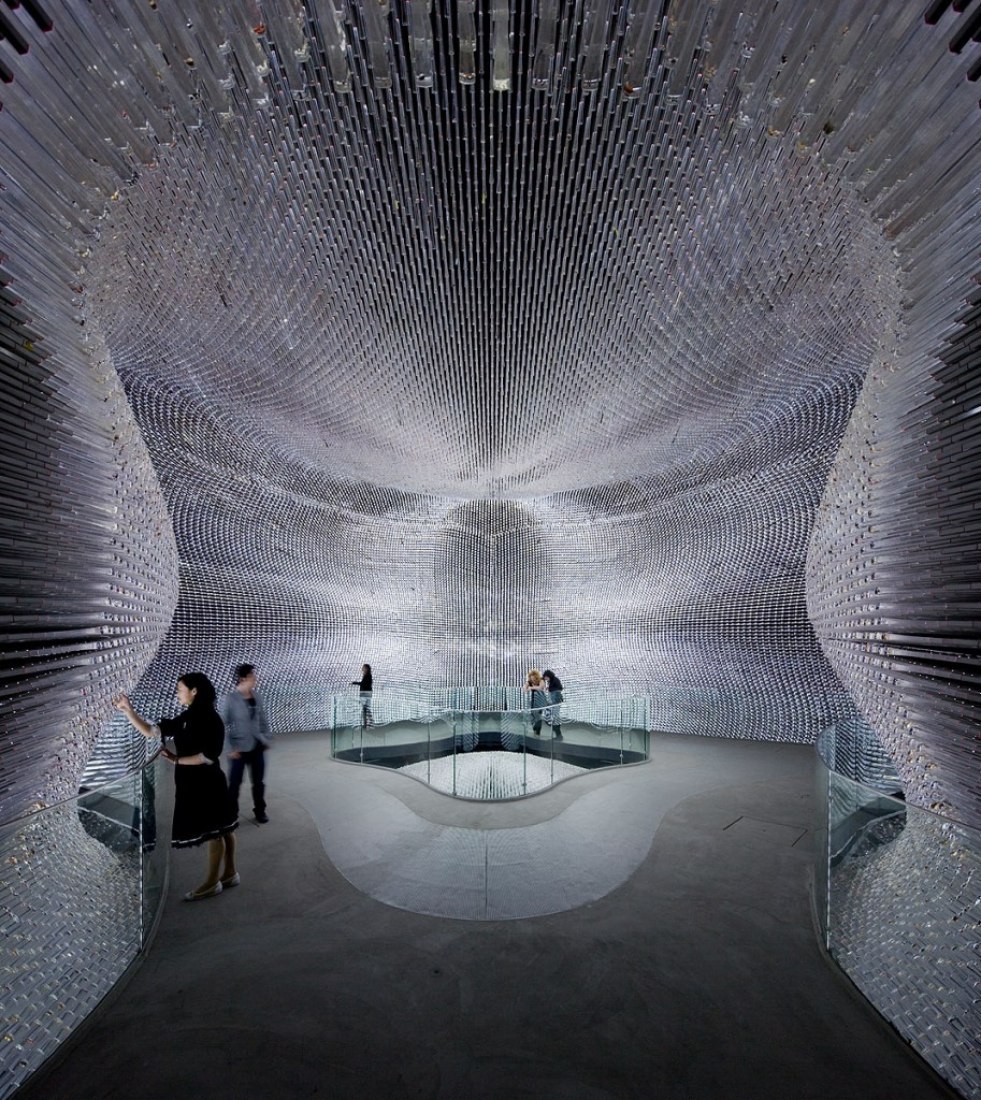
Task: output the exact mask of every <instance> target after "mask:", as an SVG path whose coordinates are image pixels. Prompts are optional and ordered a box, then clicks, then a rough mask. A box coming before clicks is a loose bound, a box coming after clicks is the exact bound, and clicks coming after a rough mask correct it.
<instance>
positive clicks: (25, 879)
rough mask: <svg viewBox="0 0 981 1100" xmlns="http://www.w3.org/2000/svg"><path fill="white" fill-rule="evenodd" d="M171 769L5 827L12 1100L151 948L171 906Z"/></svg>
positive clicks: (2, 891) (1, 1065) (1, 905)
mask: <svg viewBox="0 0 981 1100" xmlns="http://www.w3.org/2000/svg"><path fill="white" fill-rule="evenodd" d="M161 768H162V765H160V764H158V763H157V762H156V761H153V762H151V763H150V764H148V765H147V766H146V767H145V768H143V769H141V770H140V771H138V772H135V773H131V774H129V775H126V776H123V777H121V778H119V779H116V780H114V781H112V782H111V783H107V784H105V785H104V786H100V787H99V788H97V789H92V790H86V791H83V792H82V793H81V794H80V795H79V796H78V798H74V799H70V800H68V801H67V802H63V803H60V804H58V805H56V806H50V807H48V808H46V809H43V810H39V811H37V812H36V813H33V814H31V815H30V816H28V817H25V818H20V819H18V820H15V821H11V822H7V823H6V824H4V825H2V826H0V929H2V931H3V936H2V938H0V966H2V972H3V974H4V986H5V989H4V997H3V1015H2V1027H3V1032H2V1042H0V1100H2V1098H4V1097H7V1096H9V1095H10V1094H11V1093H12V1092H14V1090H15V1089H17V1088H18V1087H19V1086H20V1085H21V1084H23V1083H24V1081H26V1080H27V1078H28V1077H29V1076H30V1075H31V1073H33V1072H34V1071H35V1070H36V1069H37V1068H38V1067H39V1066H40V1065H41V1063H42V1062H43V1061H44V1060H45V1059H46V1058H47V1057H48V1056H49V1055H50V1054H51V1053H52V1052H53V1051H54V1050H55V1048H56V1047H57V1046H58V1045H59V1044H60V1043H61V1042H62V1041H63V1040H64V1039H66V1038H67V1037H68V1036H69V1035H70V1034H71V1033H72V1031H73V1030H74V1029H75V1028H76V1027H77V1026H78V1025H79V1024H80V1023H81V1022H82V1020H84V1019H85V1017H86V1016H87V1015H88V1014H89V1013H90V1012H91V1011H92V1009H93V1008H94V1007H95V1006H96V1005H97V1004H98V1003H99V1001H100V1000H101V999H102V998H103V997H104V996H105V995H106V994H107V993H108V992H109V991H110V989H112V987H113V985H114V984H115V983H116V982H117V981H118V980H119V978H120V976H121V975H122V974H123V973H124V971H125V970H126V968H127V967H128V966H129V965H130V963H132V962H133V960H134V959H135V958H136V956H137V955H138V954H139V952H140V950H141V949H142V948H143V946H144V944H145V943H146V940H147V937H148V935H149V933H150V930H151V929H152V927H153V922H154V920H155V919H156V916H157V912H158V910H159V908H160V903H161V900H162V897H163V888H164V883H165V880H166V868H167V855H166V851H165V850H163V849H162V848H158V846H157V843H156V833H157V829H156V822H157V817H158V813H159V814H160V816H162V817H165V818H166V820H167V822H168V825H167V836H166V837H165V838H163V843H164V847H165V846H166V844H169V820H170V810H169V807H164V808H159V807H158V802H159V800H158V798H157V787H158V785H159V786H162V787H163V788H164V789H165V790H167V791H168V796H167V797H168V799H169V797H170V794H169V792H170V787H171V784H167V783H160V784H158V779H159V778H160V777H159V769H161Z"/></svg>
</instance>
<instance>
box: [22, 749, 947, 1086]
mask: <svg viewBox="0 0 981 1100" xmlns="http://www.w3.org/2000/svg"><path fill="white" fill-rule="evenodd" d="M269 763H270V768H269V791H268V797H269V815H270V818H271V821H270V823H269V824H268V825H264V826H261V827H259V826H256V825H254V824H252V823H248V822H247V823H245V824H244V825H243V828H242V829H241V830H240V832H239V838H240V842H239V851H240V870H241V874H242V884H241V886H239V887H237V888H236V889H234V890H228V891H226V892H225V893H224V894H222V895H221V896H219V897H217V898H213V899H210V900H207V901H201V902H195V903H193V904H186V903H181V902H180V901H179V898H180V896H181V894H182V893H183V892H184V891H186V890H187V889H189V888H190V887H192V886H194V885H195V884H196V882H197V881H198V880H199V878H200V871H201V866H202V855H201V853H198V852H192V853H186V852H178V853H175V854H174V856H173V863H172V878H171V883H170V889H169V898H168V903H167V907H166V909H165V912H164V915H163V919H162V923H161V926H160V929H159V932H158V935H157V937H156V939H155V941H154V943H153V945H152V947H151V950H150V951H149V953H148V956H147V958H146V960H145V961H144V963H143V964H142V965H141V966H140V967H139V968H138V969H137V970H136V972H135V974H134V976H133V978H132V980H131V981H130V982H129V983H128V985H127V986H126V987H125V988H124V989H123V990H122V991H121V992H120V993H119V995H118V996H117V997H116V998H115V999H114V1000H113V1002H112V1003H111V1004H109V1005H107V1006H106V1007H105V1009H104V1010H103V1011H102V1012H101V1013H100V1014H98V1016H97V1018H96V1019H95V1020H94V1021H93V1022H92V1023H91V1025H90V1026H88V1027H87V1028H86V1029H85V1030H84V1031H83V1033H82V1034H81V1035H80V1036H78V1037H77V1039H76V1040H75V1041H74V1042H73V1043H71V1044H70V1045H69V1047H68V1048H67V1049H66V1052H65V1056H64V1057H63V1059H62V1060H61V1061H60V1064H58V1065H56V1066H54V1067H53V1068H51V1069H50V1070H48V1071H47V1072H45V1073H43V1074H42V1075H41V1076H40V1077H39V1078H38V1079H37V1080H36V1081H35V1082H34V1084H33V1085H31V1086H30V1087H29V1088H27V1089H25V1090H24V1095H25V1096H31V1097H38V1098H43V1100H69V1098H70V1100H87V1098H93V1100H94V1098H96V1097H98V1098H100V1100H115V1098H124V1097H125V1098H127V1100H130V1098H133V1097H138V1098H140V1100H174V1098H175V1097H183V1096H189V1095H194V1096H199V1097H208V1098H216V1100H225V1098H228V1100H252V1098H255V1100H260V1098H261V1100H270V1098H271V1100H278V1098H279V1097H283V1098H286V1097H324V1098H330V1100H348V1098H350V1100H374V1098H376V1097H378V1098H387V1097H392V1098H402V1097H406V1098H408V1097H414V1098H425V1100H430V1098H431V1100H464V1098H486V1100H524V1098H529V1100H613V1098H616V1100H620V1098H622V1100H627V1098H630V1100H634V1098H636V1100H654V1098H657V1100H759V1098H770V1097H774V1098H783V1097H786V1098H792V1100H808V1098H813V1100H846V1098H847V1100H851V1098H855V1100H895V1097H897V1096H905V1097H916V1098H917V1100H930V1098H933V1097H950V1096H952V1095H953V1094H952V1093H951V1092H950V1091H949V1090H948V1089H947V1088H946V1087H945V1086H944V1085H943V1084H942V1083H941V1082H939V1081H938V1079H937V1078H936V1076H935V1075H934V1074H933V1073H932V1071H930V1070H929V1069H928V1068H927V1067H926V1066H925V1065H924V1064H923V1063H922V1061H920V1060H919V1059H918V1058H917V1057H916V1056H915V1055H913V1054H912V1053H911V1052H910V1051H909V1050H908V1048H907V1047H906V1045H905V1044H904V1043H903V1042H902V1041H901V1040H900V1039H899V1038H898V1037H897V1036H896V1035H895V1033H894V1032H893V1031H892V1030H891V1029H890V1028H889V1027H888V1026H887V1025H886V1024H884V1023H883V1022H882V1021H881V1019H880V1018H879V1017H878V1016H877V1015H876V1014H875V1013H874V1012H873V1011H872V1010H871V1009H870V1008H869V1007H868V1006H867V1005H866V1004H865V1002H864V1001H863V1000H862V999H861V997H860V996H859V995H858V994H857V993H855V992H854V990H853V989H852V987H851V986H850V985H849V983H848V982H847V981H846V980H845V979H844V978H843V977H842V976H841V975H840V974H839V973H838V972H837V971H836V970H835V969H834V968H833V967H832V966H831V965H830V964H829V963H828V961H827V960H826V958H825V957H824V955H823V954H822V952H821V950H820V948H819V946H818V943H817V940H816V938H815V935H814V930H813V926H812V920H811V904H810V898H809V893H808V889H809V882H810V876H811V867H812V848H811V842H812V838H813V831H814V824H815V820H816V816H815V806H814V803H813V795H812V769H811V750H810V749H808V748H806V747H803V746H795V745H764V744H759V743H753V742H736V741H723V740H714V739H695V738H685V737H671V736H666V735H659V736H658V737H657V738H656V740H655V743H654V746H653V752H652V760H651V762H650V763H647V764H642V765H638V766H635V767H632V768H627V769H622V770H617V771H605V772H594V773H590V774H589V775H586V776H583V777H581V778H576V779H574V780H570V781H568V782H566V783H563V784H561V785H560V786H558V787H556V788H553V789H552V790H550V791H547V792H545V793H544V794H541V795H537V796H535V797H534V798H532V799H528V800H525V801H521V802H515V803H509V804H504V805H490V804H484V805H481V804H468V803H461V802H456V801H453V800H452V799H449V798H447V797H446V796H444V795H440V794H437V793H435V792H433V791H431V790H429V789H427V788H426V787H424V786H422V785H421V784H419V783H417V782H414V781H412V780H410V779H408V778H406V777H404V776H397V775H395V774H393V773H390V772H386V771H382V770H377V769H363V768H358V767H356V766H354V765H348V764H341V763H337V762H334V761H331V760H330V759H329V758H328V755H327V745H326V742H325V740H324V739H323V738H321V737H318V736H316V735H296V736H292V737H287V738H282V739H280V741H279V742H278V743H277V745H276V747H275V750H274V753H273V754H271V755H270V760H269ZM491 852H493V853H495V857H496V859H497V863H498V867H499V875H500V877H499V879H498V880H497V881H498V882H499V884H500V888H499V889H496V888H491V886H490V885H489V884H490V883H491V880H492V879H493V876H492V875H491V874H490V871H489V867H490V864H489V862H488V860H489V859H490V855H489V853H491ZM481 859H483V861H484V870H485V874H484V877H483V879H482V878H481V874H480V868H481ZM409 866H411V867H412V873H411V874H410V873H409V871H408V867H409ZM468 883H469V888H468V887H467V884H468ZM536 899H537V901H536ZM557 900H558V901H560V902H561V904H556V902H557ZM533 904H537V905H538V909H539V910H540V911H541V915H529V914H528V912H527V909H528V907H529V905H533ZM446 914H449V915H446Z"/></svg>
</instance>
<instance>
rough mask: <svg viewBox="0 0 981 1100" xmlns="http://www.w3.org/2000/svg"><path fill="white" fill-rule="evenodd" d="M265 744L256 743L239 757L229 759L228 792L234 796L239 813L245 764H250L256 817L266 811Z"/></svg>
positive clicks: (236, 810)
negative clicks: (240, 790) (264, 779)
mask: <svg viewBox="0 0 981 1100" xmlns="http://www.w3.org/2000/svg"><path fill="white" fill-rule="evenodd" d="M265 753H266V747H265V745H256V747H255V748H254V749H250V750H249V751H248V752H241V753H239V754H238V759H232V760H229V761H228V793H229V794H230V795H231V798H232V805H233V806H234V807H235V812H236V813H238V791H239V788H240V787H241V786H242V777H243V776H244V775H245V765H246V764H248V766H249V778H250V779H251V780H252V808H253V809H254V810H255V813H256V817H259V816H261V815H262V814H264V813H265V812H266V785H265V783H263V781H262V780H263V776H264V775H265V774H266V761H265Z"/></svg>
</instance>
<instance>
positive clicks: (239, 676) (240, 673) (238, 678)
mask: <svg viewBox="0 0 981 1100" xmlns="http://www.w3.org/2000/svg"><path fill="white" fill-rule="evenodd" d="M253 672H255V665H236V666H235V683H236V684H240V683H241V682H242V681H243V680H244V679H245V678H246V677H247V676H251V675H252V673H253Z"/></svg>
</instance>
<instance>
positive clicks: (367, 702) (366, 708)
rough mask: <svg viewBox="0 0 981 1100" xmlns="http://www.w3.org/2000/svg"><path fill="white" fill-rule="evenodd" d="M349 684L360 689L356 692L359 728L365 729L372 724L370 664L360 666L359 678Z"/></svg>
mask: <svg viewBox="0 0 981 1100" xmlns="http://www.w3.org/2000/svg"><path fill="white" fill-rule="evenodd" d="M351 686H352V687H357V688H360V689H361V690H360V692H359V693H358V694H359V697H360V699H361V728H362V729H367V728H368V726H371V725H374V717H373V716H372V713H371V665H362V666H361V679H360V680H352V681H351Z"/></svg>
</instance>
